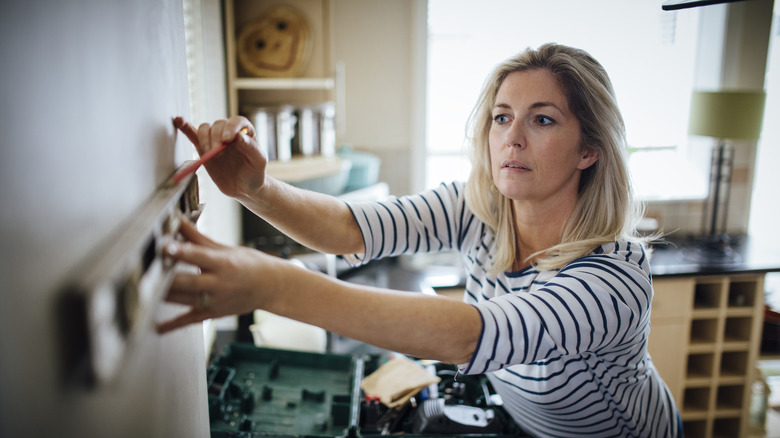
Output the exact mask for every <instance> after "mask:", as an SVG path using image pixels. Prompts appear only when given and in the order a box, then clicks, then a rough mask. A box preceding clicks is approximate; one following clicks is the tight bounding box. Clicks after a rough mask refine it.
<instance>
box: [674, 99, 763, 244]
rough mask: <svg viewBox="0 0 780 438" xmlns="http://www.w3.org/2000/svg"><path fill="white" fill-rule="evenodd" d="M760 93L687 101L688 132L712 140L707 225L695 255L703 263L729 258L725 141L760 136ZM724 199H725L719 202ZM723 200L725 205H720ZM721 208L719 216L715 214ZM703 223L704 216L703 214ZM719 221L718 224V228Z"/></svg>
mask: <svg viewBox="0 0 780 438" xmlns="http://www.w3.org/2000/svg"><path fill="white" fill-rule="evenodd" d="M764 98H765V95H764V92H763V91H715V92H710V91H695V92H694V93H693V98H692V100H691V117H690V125H689V129H688V132H689V133H690V134H691V135H701V136H707V137H715V138H717V139H718V144H717V146H716V147H715V148H714V149H713V150H712V167H711V168H710V190H709V195H708V197H707V207H708V213H709V222H708V224H707V225H706V234H705V236H704V241H703V242H702V244H701V245H699V247H698V249H699V254H700V255H701V256H702V257H705V258H707V259H713V258H720V259H723V258H727V259H729V258H733V251H732V249H731V246H730V244H729V239H728V236H727V234H726V217H727V213H728V202H729V201H728V200H729V191H730V188H731V170H732V166H733V162H734V150H733V148H731V147H729V145H728V143H727V140H755V139H758V137H759V135H760V134H761V123H762V121H763V113H764ZM723 196H725V198H722V197H723ZM724 199H725V201H724ZM721 204H724V205H723V207H724V208H723V212H722V214H721V212H720V211H719V210H720V208H721ZM705 219H707V215H706V214H705ZM719 221H722V224H719Z"/></svg>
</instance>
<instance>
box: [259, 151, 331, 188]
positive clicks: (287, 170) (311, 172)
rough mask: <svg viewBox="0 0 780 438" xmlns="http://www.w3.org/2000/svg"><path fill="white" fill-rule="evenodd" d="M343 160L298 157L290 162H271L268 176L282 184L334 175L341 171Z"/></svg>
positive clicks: (321, 157) (322, 157)
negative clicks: (282, 182)
mask: <svg viewBox="0 0 780 438" xmlns="http://www.w3.org/2000/svg"><path fill="white" fill-rule="evenodd" d="M343 166H344V160H342V159H341V158H339V157H324V156H319V155H318V156H312V157H300V158H297V157H296V158H293V159H292V160H290V161H271V162H269V163H268V175H269V176H271V177H273V178H276V179H278V180H280V181H284V182H288V183H290V182H301V181H306V180H308V179H314V178H321V177H324V176H330V175H335V174H337V173H339V172H341V171H342V170H343V168H344V167H343Z"/></svg>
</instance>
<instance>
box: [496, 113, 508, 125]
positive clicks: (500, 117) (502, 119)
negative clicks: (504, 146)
mask: <svg viewBox="0 0 780 438" xmlns="http://www.w3.org/2000/svg"><path fill="white" fill-rule="evenodd" d="M493 121H494V122H496V123H498V124H499V125H503V124H504V123H507V122H508V121H509V117H508V116H506V115H504V114H499V115H497V116H494V117H493Z"/></svg>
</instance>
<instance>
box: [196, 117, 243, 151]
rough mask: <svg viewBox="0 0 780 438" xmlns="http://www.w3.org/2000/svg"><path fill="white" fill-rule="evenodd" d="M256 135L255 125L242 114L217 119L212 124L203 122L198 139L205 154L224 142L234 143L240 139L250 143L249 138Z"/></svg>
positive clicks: (199, 128)
mask: <svg viewBox="0 0 780 438" xmlns="http://www.w3.org/2000/svg"><path fill="white" fill-rule="evenodd" d="M242 130H243V131H242ZM254 136H255V128H254V126H252V124H251V123H250V122H249V120H247V119H246V118H245V117H242V116H235V117H231V118H230V119H228V120H217V121H216V122H214V123H213V124H211V125H209V124H208V123H203V124H201V125H200V126H199V127H198V141H199V143H200V144H201V146H202V147H203V150H202V151H200V150H199V152H201V154H203V153H205V152H208V151H209V150H211V149H213V148H216V147H218V146H219V145H221V144H222V143H227V144H232V143H235V142H236V141H239V140H243V142H244V143H248V142H249V139H252V138H254ZM245 137H246V138H245Z"/></svg>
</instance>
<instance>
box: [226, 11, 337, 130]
mask: <svg viewBox="0 0 780 438" xmlns="http://www.w3.org/2000/svg"><path fill="white" fill-rule="evenodd" d="M224 4H225V56H226V64H227V65H226V70H227V91H228V110H229V113H230V115H236V114H240V112H241V110H242V107H243V106H248V105H256V106H262V105H268V104H283V103H284V104H290V103H320V102H323V101H327V100H333V99H335V94H334V93H335V89H336V67H335V62H334V56H333V25H332V23H333V4H332V2H331V1H330V0H286V1H282V0H225V3H224ZM279 4H284V5H289V6H292V7H294V8H296V9H297V10H299V11H300V12H302V13H303V14H304V15H305V16H306V18H307V20H308V22H309V24H310V25H311V34H312V39H313V41H312V43H313V46H312V52H311V56H310V58H309V62H308V64H307V66H306V68H305V70H304V71H303V74H302V75H301V76H299V77H294V78H260V77H256V76H253V75H251V74H249V73H247V72H246V71H244V70H243V69H242V68H241V65H240V63H239V62H238V56H237V55H236V40H237V38H238V35H239V33H240V32H241V29H242V28H243V27H244V26H246V25H247V24H249V23H251V22H252V21H254V20H256V19H257V18H259V17H261V16H262V15H263V13H264V11H266V10H268V9H269V8H271V7H273V6H275V5H279Z"/></svg>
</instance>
